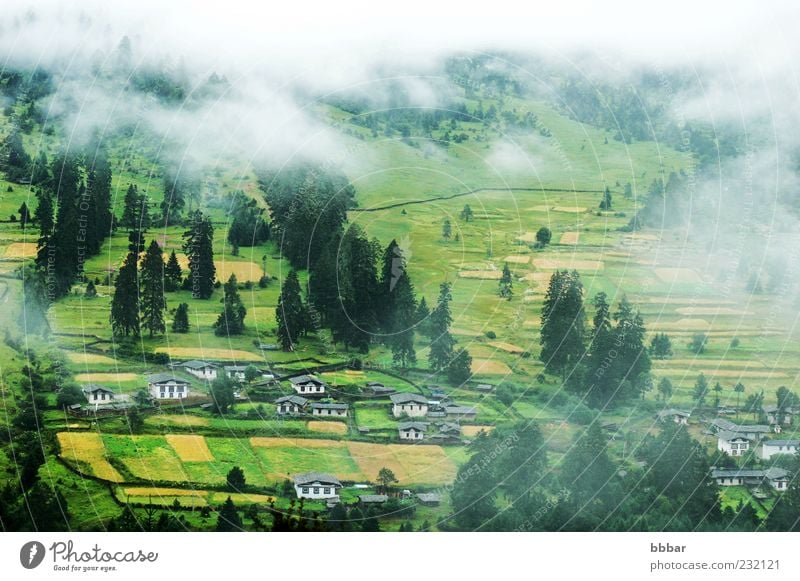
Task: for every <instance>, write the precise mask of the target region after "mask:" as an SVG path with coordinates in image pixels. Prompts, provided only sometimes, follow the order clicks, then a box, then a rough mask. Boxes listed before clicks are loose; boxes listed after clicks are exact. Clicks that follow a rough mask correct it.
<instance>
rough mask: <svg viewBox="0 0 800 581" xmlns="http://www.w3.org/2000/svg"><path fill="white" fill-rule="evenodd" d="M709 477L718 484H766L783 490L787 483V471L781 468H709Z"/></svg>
mask: <svg viewBox="0 0 800 581" xmlns="http://www.w3.org/2000/svg"><path fill="white" fill-rule="evenodd" d="M711 477H712V478H713V479H714V480H716V482H717V484H718V485H719V486H760V485H762V484H768V485H769V486H771V487H772V488H773V489H775V490H778V491H781V492H782V491H784V490H786V488H787V487H788V485H789V473H788V472H787V471H786V470H784V469H783V468H774V467H773V468H767V469H766V470H754V469H751V468H734V469H727V468H726V469H717V468H714V469H712V470H711Z"/></svg>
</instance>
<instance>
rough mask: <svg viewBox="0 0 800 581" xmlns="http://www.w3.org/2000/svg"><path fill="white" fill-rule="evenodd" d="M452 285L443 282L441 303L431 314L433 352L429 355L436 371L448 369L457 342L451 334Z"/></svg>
mask: <svg viewBox="0 0 800 581" xmlns="http://www.w3.org/2000/svg"><path fill="white" fill-rule="evenodd" d="M452 300H453V296H452V294H451V293H450V283H449V282H443V283H442V284H441V285H440V286H439V301H438V303H437V305H436V308H435V309H434V311H433V313H432V314H431V336H432V338H433V339H432V340H431V350H430V354H429V355H428V361H429V363H430V366H431V368H432V369H434V370H435V371H443V370H445V369H447V367H448V366H449V365H450V362H451V361H452V360H453V353H454V345H455V340H454V339H453V336H452V335H451V334H450V325H451V324H452V322H453V317H452V315H451V314H450V301H452Z"/></svg>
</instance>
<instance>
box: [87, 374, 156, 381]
mask: <svg viewBox="0 0 800 581" xmlns="http://www.w3.org/2000/svg"><path fill="white" fill-rule="evenodd" d="M140 378H141V376H140V375H138V374H136V373H78V374H77V375H76V376H75V381H80V382H87V383H88V382H92V383H117V382H120V381H136V380H137V379H140ZM142 383H144V379H142Z"/></svg>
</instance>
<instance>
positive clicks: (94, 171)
mask: <svg viewBox="0 0 800 581" xmlns="http://www.w3.org/2000/svg"><path fill="white" fill-rule="evenodd" d="M111 179H112V175H111V166H110V165H109V163H108V159H107V158H106V154H105V152H104V151H103V150H98V151H97V153H96V155H95V157H94V159H93V163H92V166H91V167H90V168H89V170H88V177H87V180H86V194H87V198H88V201H89V203H90V204H91V207H90V210H89V215H88V216H87V219H88V222H87V229H88V231H87V240H86V246H87V251H88V253H89V254H91V255H95V254H97V253H98V252H100V245H101V244H102V242H103V240H105V239H106V238H108V237H109V236H111V233H112V232H111V231H112V228H113V227H114V215H113V213H112V203H111Z"/></svg>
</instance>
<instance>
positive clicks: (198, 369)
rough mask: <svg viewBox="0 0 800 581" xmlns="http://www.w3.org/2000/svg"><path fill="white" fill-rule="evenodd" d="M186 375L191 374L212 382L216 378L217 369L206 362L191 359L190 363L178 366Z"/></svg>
mask: <svg viewBox="0 0 800 581" xmlns="http://www.w3.org/2000/svg"><path fill="white" fill-rule="evenodd" d="M180 366H181V367H182V368H183V370H184V371H186V373H191V374H192V375H194V376H195V377H198V378H200V379H206V380H209V381H213V380H214V379H216V378H217V370H218V369H219V367H218V366H217V365H215V364H213V363H209V362H208V361H199V360H197V359H192V360H191V361H184V362H183V363H181V365H180Z"/></svg>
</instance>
